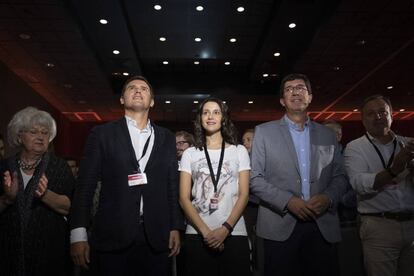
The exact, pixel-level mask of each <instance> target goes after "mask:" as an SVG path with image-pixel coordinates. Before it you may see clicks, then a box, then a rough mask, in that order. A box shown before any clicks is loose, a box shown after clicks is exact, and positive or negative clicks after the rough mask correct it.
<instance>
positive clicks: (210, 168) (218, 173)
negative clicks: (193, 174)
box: [204, 139, 226, 194]
mask: <svg viewBox="0 0 414 276" xmlns="http://www.w3.org/2000/svg"><path fill="white" fill-rule="evenodd" d="M225 144H226V143H225V142H224V139H223V142H222V143H221V153H220V161H219V165H218V168H217V178H216V177H214V172H213V166H212V165H211V160H210V155H208V151H207V146H206V144H204V153H205V154H206V159H207V164H208V168H209V170H210V176H211V181H212V182H213V185H214V194H215V193H216V192H217V185H218V182H219V179H220V173H221V167H222V166H223V159H224V146H225Z"/></svg>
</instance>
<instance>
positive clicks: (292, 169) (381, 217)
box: [0, 74, 414, 276]
mask: <svg viewBox="0 0 414 276" xmlns="http://www.w3.org/2000/svg"><path fill="white" fill-rule="evenodd" d="M279 96H280V97H279V98H280V104H281V105H282V106H283V107H284V109H285V114H284V116H283V117H282V118H281V119H279V120H275V121H270V122H266V123H263V124H260V125H257V126H256V127H255V129H248V130H246V131H245V132H244V133H243V135H242V143H239V140H238V139H239V136H238V132H237V129H236V127H235V125H234V124H233V122H232V120H231V118H230V112H229V108H228V106H227V105H226V104H225V103H224V102H223V101H222V100H220V99H218V98H207V99H205V100H204V101H203V102H202V103H201V104H200V105H199V108H198V110H197V113H196V116H195V118H194V130H193V134H191V133H189V132H187V131H177V132H176V133H175V135H174V134H173V133H172V132H171V131H170V130H168V129H166V128H164V127H161V126H158V125H157V124H155V123H154V122H153V121H151V120H150V110H151V108H152V107H153V106H154V104H155V99H154V90H153V88H152V86H151V84H150V83H149V81H148V80H147V79H145V78H144V77H142V76H134V77H132V78H130V79H128V80H127V81H126V82H125V84H124V86H123V88H122V93H121V96H120V104H121V105H122V106H123V108H124V111H125V115H124V117H122V118H120V119H119V120H116V121H113V122H108V123H106V124H102V125H99V126H96V127H94V128H93V129H92V130H91V132H90V134H89V136H88V138H87V140H86V143H85V149H84V154H83V157H82V159H81V161H80V165H78V163H77V160H76V159H75V158H72V157H65V158H59V157H56V156H55V155H54V154H53V153H52V152H51V151H50V147H49V143H50V142H52V140H53V139H54V137H55V136H56V132H57V127H56V123H55V120H54V119H53V118H52V117H51V116H50V114H49V113H47V112H45V111H42V110H38V109H36V108H33V107H27V108H25V109H23V110H21V111H19V112H17V113H16V114H15V115H14V116H13V118H12V119H11V121H10V123H9V124H8V128H7V142H8V145H9V146H10V147H11V148H13V149H14V151H15V152H16V153H15V154H13V155H11V156H9V157H7V158H6V157H5V154H4V140H3V137H1V136H0V160H1V162H0V173H1V176H2V177H1V179H0V181H1V185H0V233H1V235H0V271H1V272H0V274H1V275H154V276H158V275H160V276H161V275H171V274H175V275H209V276H211V275H239V276H241V275H252V271H255V270H256V269H257V266H258V265H257V258H256V257H257V255H258V254H259V252H258V251H260V252H262V255H263V269H262V271H261V273H263V275H289V276H292V275H293V276H294V275H327V276H328V275H329V276H332V275H339V273H340V272H339V264H338V260H337V246H336V245H337V244H338V243H339V242H340V240H341V228H340V220H339V217H341V219H342V220H344V219H345V220H356V219H357V218H358V220H359V221H360V223H359V233H360V239H361V244H362V249H363V263H364V268H365V272H366V275H368V276H387V275H390V276H391V275H395V276H396V275H403V276H406V275H407V276H408V275H412V273H413V272H414V262H413V260H414V139H413V138H410V137H403V136H400V135H398V134H396V133H395V132H393V131H392V129H391V125H392V105H391V102H390V101H389V99H388V98H386V97H384V96H382V95H373V96H371V97H369V98H367V99H365V100H364V101H363V102H362V103H361V109H360V110H361V118H362V123H363V125H364V127H365V131H366V132H365V133H364V134H363V135H362V133H361V135H362V136H361V137H360V138H358V139H356V140H354V141H351V142H350V143H349V144H348V145H346V147H343V146H342V145H341V144H340V141H341V137H342V129H341V125H340V124H338V123H337V122H335V121H326V122H324V123H323V124H320V123H318V122H315V121H313V120H311V119H310V118H309V116H308V108H309V105H310V104H311V102H312V100H314V97H318V95H317V94H316V95H315V94H314V93H313V90H312V88H311V84H310V80H309V79H308V77H307V76H306V75H303V74H291V75H288V76H286V77H285V78H284V79H283V80H282V81H281V86H280V90H279ZM174 137H175V139H174ZM338 210H339V211H338ZM347 210H348V213H347V212H346V211H347ZM349 210H351V211H350V212H349ZM349 213H351V215H349ZM259 238H260V240H261V241H262V243H261V246H259V247H258V246H257V240H258V239H259ZM259 255H260V254H259ZM173 264H176V265H173Z"/></svg>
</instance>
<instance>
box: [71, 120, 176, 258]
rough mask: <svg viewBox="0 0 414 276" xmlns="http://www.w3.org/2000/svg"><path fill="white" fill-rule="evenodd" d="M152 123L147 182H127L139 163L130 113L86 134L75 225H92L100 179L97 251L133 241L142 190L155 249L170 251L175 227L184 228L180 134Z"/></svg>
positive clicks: (94, 234)
mask: <svg viewBox="0 0 414 276" xmlns="http://www.w3.org/2000/svg"><path fill="white" fill-rule="evenodd" d="M153 127H154V134H155V140H154V146H153V148H152V151H151V155H150V157H149V160H148V163H147V166H146V169H145V173H146V174H147V180H148V184H146V185H142V186H132V187H129V185H128V175H130V174H132V173H134V172H136V168H137V167H136V161H135V160H136V157H135V152H134V148H133V146H132V142H131V138H130V135H129V132H128V127H127V123H126V119H125V118H122V119H120V120H118V121H114V122H110V123H107V124H104V125H100V126H97V127H95V128H93V129H92V131H91V133H90V135H89V137H88V139H87V142H86V145H85V154H84V158H83V159H82V161H81V166H80V174H79V178H78V183H77V187H76V189H75V195H74V200H73V204H72V217H71V229H74V228H77V227H86V228H88V226H89V224H90V221H91V215H90V214H91V206H92V199H93V196H94V192H95V188H96V185H97V182H98V181H99V180H100V181H101V182H102V186H101V191H100V197H99V206H98V209H97V212H96V215H95V218H94V226H93V230H92V233H91V238H90V243H91V245H92V246H93V247H94V248H95V249H97V250H102V251H112V250H118V249H123V248H126V247H128V246H129V245H131V244H132V243H133V242H134V240H135V238H136V235H137V231H138V230H137V229H138V224H139V192H141V193H142V196H143V200H144V227H145V231H146V234H147V237H148V241H149V243H150V246H151V247H152V248H153V249H155V250H157V251H166V250H168V241H169V233H170V231H171V230H178V229H183V217H182V213H181V209H180V207H179V204H178V172H177V158H176V155H175V136H174V135H173V134H172V133H171V132H170V131H169V130H167V129H165V128H162V127H159V126H156V125H153ZM139 189H141V190H139Z"/></svg>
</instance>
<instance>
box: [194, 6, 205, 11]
mask: <svg viewBox="0 0 414 276" xmlns="http://www.w3.org/2000/svg"><path fill="white" fill-rule="evenodd" d="M196 10H197V11H202V10H204V8H203V6H197V7H196Z"/></svg>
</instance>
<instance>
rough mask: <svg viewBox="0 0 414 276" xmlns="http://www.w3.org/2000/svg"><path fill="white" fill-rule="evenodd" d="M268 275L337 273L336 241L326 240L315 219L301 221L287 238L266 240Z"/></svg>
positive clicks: (293, 275)
mask: <svg viewBox="0 0 414 276" xmlns="http://www.w3.org/2000/svg"><path fill="white" fill-rule="evenodd" d="M264 258H265V264H264V275H265V276H276V275H277V276H283V275H286V276H299V275H301V276H302V275H306V276H335V275H338V274H339V267H338V258H337V250H336V246H335V244H332V243H329V242H327V241H326V240H325V239H324V238H323V237H322V234H321V233H320V231H319V228H318V226H317V224H316V223H315V222H298V223H296V226H295V228H294V230H293V232H292V234H291V236H290V237H289V238H288V239H287V240H286V241H282V242H280V241H272V240H267V239H265V240H264Z"/></svg>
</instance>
